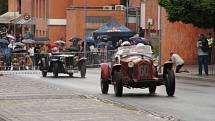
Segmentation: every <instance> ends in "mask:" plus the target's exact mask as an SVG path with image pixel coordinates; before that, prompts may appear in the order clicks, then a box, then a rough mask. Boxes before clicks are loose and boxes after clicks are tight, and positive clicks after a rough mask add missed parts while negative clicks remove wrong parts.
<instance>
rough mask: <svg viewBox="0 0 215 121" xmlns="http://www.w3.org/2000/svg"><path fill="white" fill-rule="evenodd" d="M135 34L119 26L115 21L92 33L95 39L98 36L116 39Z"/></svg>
mask: <svg viewBox="0 0 215 121" xmlns="http://www.w3.org/2000/svg"><path fill="white" fill-rule="evenodd" d="M134 34H135V33H134V32H133V31H131V30H130V29H128V28H127V27H125V26H123V25H121V24H119V23H118V22H117V21H115V20H112V21H111V22H110V23H107V24H105V25H104V26H102V27H100V28H99V29H98V30H96V31H94V32H93V36H94V37H97V36H100V35H109V36H117V37H131V36H133V35H134Z"/></svg>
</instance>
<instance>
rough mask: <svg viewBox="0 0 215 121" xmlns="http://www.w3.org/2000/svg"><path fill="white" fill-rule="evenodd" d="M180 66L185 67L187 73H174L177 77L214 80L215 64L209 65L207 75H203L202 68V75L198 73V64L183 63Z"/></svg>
mask: <svg viewBox="0 0 215 121" xmlns="http://www.w3.org/2000/svg"><path fill="white" fill-rule="evenodd" d="M182 68H183V69H187V70H188V71H189V73H185V72H182V73H176V74H175V75H176V77H177V78H181V79H192V80H199V81H200V80H203V81H210V82H215V65H209V67H208V72H209V75H208V76H206V75H205V73H204V69H203V71H202V75H198V65H184V66H183V67H182Z"/></svg>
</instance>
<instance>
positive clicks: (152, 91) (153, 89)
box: [149, 86, 156, 94]
mask: <svg viewBox="0 0 215 121" xmlns="http://www.w3.org/2000/svg"><path fill="white" fill-rule="evenodd" d="M155 91H156V86H150V87H149V93H150V94H154V93H155Z"/></svg>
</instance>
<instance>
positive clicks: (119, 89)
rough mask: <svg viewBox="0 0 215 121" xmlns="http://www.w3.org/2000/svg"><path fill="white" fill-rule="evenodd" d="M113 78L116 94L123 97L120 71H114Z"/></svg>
mask: <svg viewBox="0 0 215 121" xmlns="http://www.w3.org/2000/svg"><path fill="white" fill-rule="evenodd" d="M113 79H114V93H115V96H117V97H121V96H122V93H123V86H122V80H121V77H120V72H119V71H114V75H113Z"/></svg>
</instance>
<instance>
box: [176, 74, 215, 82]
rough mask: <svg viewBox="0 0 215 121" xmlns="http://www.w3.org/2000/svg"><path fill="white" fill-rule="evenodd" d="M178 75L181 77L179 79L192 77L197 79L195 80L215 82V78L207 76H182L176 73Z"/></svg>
mask: <svg viewBox="0 0 215 121" xmlns="http://www.w3.org/2000/svg"><path fill="white" fill-rule="evenodd" d="M176 77H177V78H179V79H191V80H195V81H207V82H215V79H212V78H205V77H206V76H203V77H195V76H180V75H176Z"/></svg>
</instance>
